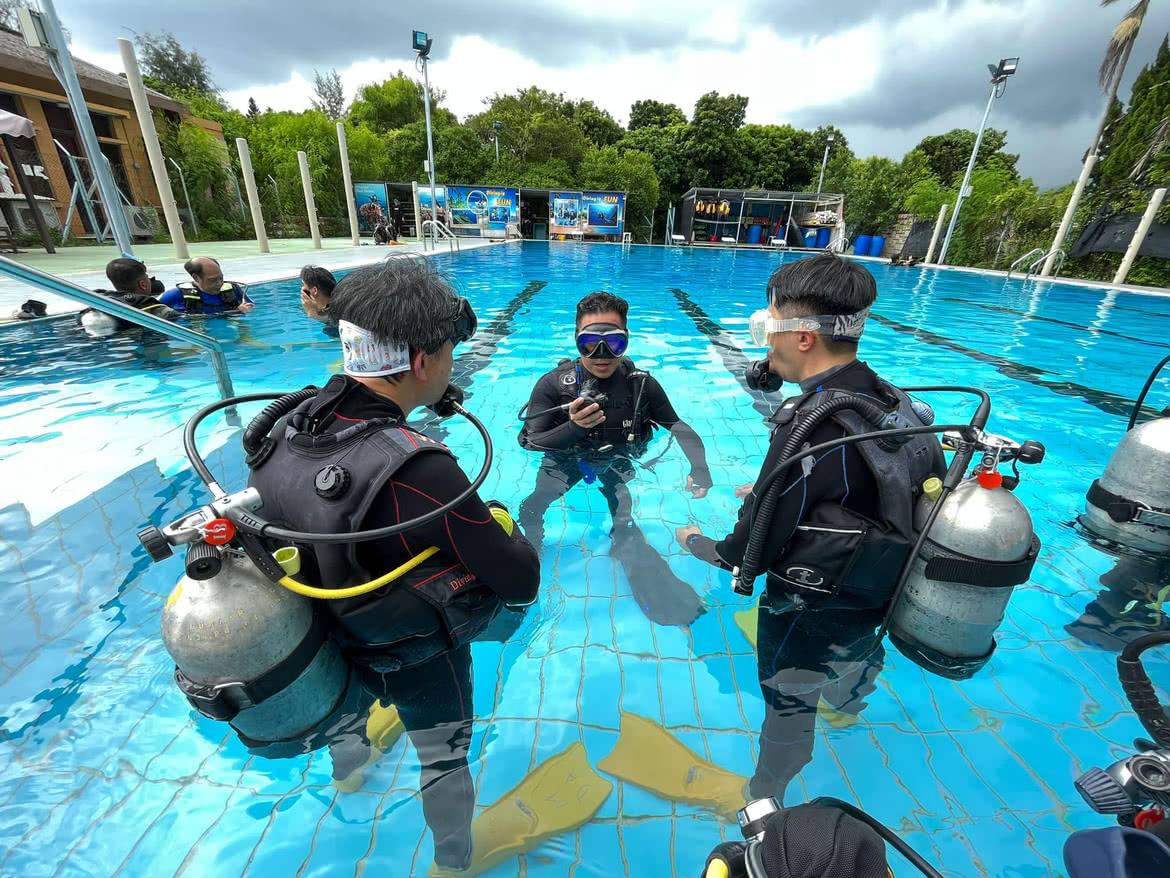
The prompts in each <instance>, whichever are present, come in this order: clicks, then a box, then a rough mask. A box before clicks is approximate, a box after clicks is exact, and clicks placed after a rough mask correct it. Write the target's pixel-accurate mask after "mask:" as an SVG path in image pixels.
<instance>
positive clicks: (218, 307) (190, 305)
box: [159, 256, 256, 314]
mask: <svg viewBox="0 0 1170 878" xmlns="http://www.w3.org/2000/svg"><path fill="white" fill-rule="evenodd" d="M183 269H184V271H186V272H187V274H189V275H191V280H190V281H184V282H183V283H181V284H179V285H178V286H176V287H174V288H173V289H169V290H167V291H166V292H165V293H163V294H162V295H161V296H160V297H159V301H160V302H162V303H163V304H164V305H166V306H168V307H170V308H174V309H175V310H176V311H184V312H186V313H187V314H223V313H225V312H228V311H233V312H239V313H240V314H247V313H248V312H249V311H251V310H252V309H253V308H254V307H256V303H255V302H253V301H252V300H251V299H250V298H249V297H248V293H247V291H246V290H245V288H244V287H243V286H242V285H241V284H238V283H234V282H232V281H225V280H224V279H223V269H222V268H220V267H219V261H218V260H216V259H213V258H212V257H210V256H196V257H195V258H194V259H188V260H187V261H186V262H185V263H183Z"/></svg>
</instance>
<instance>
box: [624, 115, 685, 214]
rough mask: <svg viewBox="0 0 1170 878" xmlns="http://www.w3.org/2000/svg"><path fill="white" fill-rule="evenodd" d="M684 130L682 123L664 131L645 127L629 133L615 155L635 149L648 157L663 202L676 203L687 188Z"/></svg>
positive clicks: (663, 129)
mask: <svg viewBox="0 0 1170 878" xmlns="http://www.w3.org/2000/svg"><path fill="white" fill-rule="evenodd" d="M687 130H688V126H687V125H686V124H683V123H678V124H675V125H670V126H668V127H666V128H657V127H650V126H646V127H642V128H638V129H637V130H635V131H630V132H628V133H627V134H626V136H625V137H623V138H622V139H621V140H620V141H619V142H618V144H617V149H618V152H623V153H624V152H627V151H630V150H634V151H637V152H641V153H644V154H646V155H648V156H650V161H651V164H652V165H653V167H654V175H655V176H656V177H657V178H658V186H659V198H660V201H662V202H674V201H678V199H679V198H681V197H682V195H683V193H684V192H686V190H687V189H689V188H690V184H689V183H688V182H687V180H688V178H687V176H686V168H687V156H686V141H687Z"/></svg>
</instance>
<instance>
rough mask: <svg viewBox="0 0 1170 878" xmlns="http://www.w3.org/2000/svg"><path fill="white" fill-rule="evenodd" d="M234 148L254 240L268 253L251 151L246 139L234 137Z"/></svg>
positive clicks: (263, 251)
mask: <svg viewBox="0 0 1170 878" xmlns="http://www.w3.org/2000/svg"><path fill="white" fill-rule="evenodd" d="M236 149H237V150H239V153H240V170H241V171H243V173H244V188H245V189H247V190H248V207H249V208H250V209H251V211H252V228H254V229H255V230H256V242H257V243H258V244H259V245H260V252H261V253H268V252H269V250H268V233H267V232H265V231H264V212H263V211H262V210H261V209H260V193H259V192H257V191H256V175H255V173H253V171H252V153H251V151H250V150H249V149H248V141H247V140H245V139H244V138H243V137H237V138H236Z"/></svg>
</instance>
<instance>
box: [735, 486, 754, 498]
mask: <svg viewBox="0 0 1170 878" xmlns="http://www.w3.org/2000/svg"><path fill="white" fill-rule="evenodd" d="M755 487H756V486H755V483H754V482H753V483H751V484H747V485H740V486H739V487H738V488H736V489H735V499H736V500H742V499H743V498H744V497H747V496H750V495H751V493H752V491H753V490H754V489H755Z"/></svg>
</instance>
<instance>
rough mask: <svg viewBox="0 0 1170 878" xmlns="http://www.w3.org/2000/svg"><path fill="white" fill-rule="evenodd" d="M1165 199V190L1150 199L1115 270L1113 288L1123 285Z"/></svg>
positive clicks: (1155, 193) (1159, 191)
mask: <svg viewBox="0 0 1170 878" xmlns="http://www.w3.org/2000/svg"><path fill="white" fill-rule="evenodd" d="M1165 197H1166V190H1165V189H1158V190H1157V191H1156V192H1154V197H1153V198H1151V199H1150V204H1149V206H1148V207H1147V208H1146V213H1145V215H1144V216H1143V217H1142V221H1141V222H1140V223H1138V227H1137V231H1136V232H1134V233H1133V240H1132V241H1130V242H1129V249H1128V250H1126V251H1125V258H1124V259H1122V260H1121V267H1120V268H1118V269H1117V274H1116V275H1115V276H1114V278H1113V284H1114V286H1120V285H1121V284H1123V283H1125V278H1126V275H1128V274H1129V270H1130V269H1131V268H1132V267H1133V261H1134V260H1135V259H1137V256H1138V251H1140V250H1141V249H1142V244H1143V243H1144V242H1145V240H1146V235H1148V234H1149V233H1150V226H1152V225H1153V224H1154V216H1155V215H1156V214H1157V213H1158V208H1159V207H1161V206H1162V200H1163V199H1164V198H1165Z"/></svg>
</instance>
